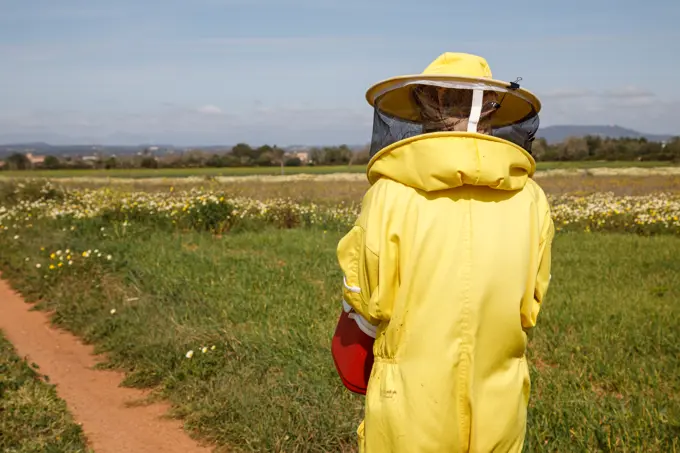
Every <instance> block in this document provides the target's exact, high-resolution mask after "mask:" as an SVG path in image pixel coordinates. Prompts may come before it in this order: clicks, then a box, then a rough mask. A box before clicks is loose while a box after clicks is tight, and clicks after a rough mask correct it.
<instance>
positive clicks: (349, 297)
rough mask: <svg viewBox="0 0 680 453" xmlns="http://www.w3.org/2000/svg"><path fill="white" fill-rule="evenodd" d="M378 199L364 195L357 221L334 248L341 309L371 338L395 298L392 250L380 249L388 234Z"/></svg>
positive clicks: (378, 197) (394, 262)
mask: <svg viewBox="0 0 680 453" xmlns="http://www.w3.org/2000/svg"><path fill="white" fill-rule="evenodd" d="M381 199H382V197H381V193H379V192H378V193H375V192H369V193H367V195H366V197H365V198H364V202H363V205H362V211H361V215H360V216H359V219H358V220H357V222H356V224H355V225H354V226H353V227H352V229H351V230H350V231H349V232H348V233H347V235H345V236H344V237H343V238H342V239H341V240H340V242H339V244H338V248H337V256H338V262H339V265H340V269H341V270H342V276H343V282H342V284H343V285H342V294H343V306H344V309H345V311H350V316H352V317H353V318H354V319H355V321H356V323H357V324H358V325H359V327H360V328H361V330H362V331H364V333H367V334H369V335H371V336H373V337H374V338H375V334H376V331H377V326H378V325H380V323H382V322H385V321H389V314H390V312H391V304H392V299H393V296H394V294H393V291H392V290H391V288H392V287H393V286H394V285H393V281H394V278H392V274H394V272H393V271H394V270H396V251H394V250H392V249H393V248H394V247H390V246H386V250H382V245H381V244H383V243H388V242H389V241H386V240H385V237H387V236H388V235H389V234H388V232H387V231H384V230H385V227H384V226H383V225H385V224H386V223H387V222H385V217H384V216H385V210H384V209H383V206H382V205H381V203H380V200H381ZM393 255H394V256H393ZM379 280H380V281H379Z"/></svg>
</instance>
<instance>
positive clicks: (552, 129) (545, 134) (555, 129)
mask: <svg viewBox="0 0 680 453" xmlns="http://www.w3.org/2000/svg"><path fill="white" fill-rule="evenodd" d="M588 135H591V136H600V137H603V138H604V137H608V138H642V137H644V138H646V139H647V140H649V141H654V142H661V141H666V140H669V139H671V138H672V137H673V136H672V135H655V134H644V133H641V132H637V131H634V130H632V129H626V128H625V127H620V126H548V127H546V128H542V129H539V131H538V134H537V136H538V137H539V138H545V139H546V141H547V142H548V143H551V144H552V143H559V142H563V141H564V140H566V139H567V138H569V137H585V136H588Z"/></svg>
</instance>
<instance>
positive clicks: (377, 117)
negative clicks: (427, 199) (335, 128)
mask: <svg viewBox="0 0 680 453" xmlns="http://www.w3.org/2000/svg"><path fill="white" fill-rule="evenodd" d="M519 80H521V79H518V80H517V81H515V82H502V81H499V80H494V79H493V78H492V75H491V69H490V68H489V65H488V64H487V62H486V60H484V59H483V58H481V57H478V56H475V55H470V54H465V53H444V54H442V55H441V56H439V57H438V58H437V59H436V60H435V61H433V62H432V63H431V64H430V65H429V66H428V67H427V68H426V69H425V71H423V73H422V74H419V75H412V76H401V77H395V78H392V79H388V80H385V81H383V82H380V83H377V84H376V85H374V86H373V87H371V88H370V89H369V90H368V92H367V93H366V99H367V100H368V102H369V104H370V105H371V106H373V108H374V111H375V113H374V119H373V136H372V139H371V148H370V156H371V161H370V162H369V165H368V178H369V181H370V182H371V183H374V182H375V181H377V180H378V179H379V178H380V177H382V176H385V177H389V178H390V179H394V180H397V181H399V182H402V183H404V184H407V185H410V186H412V187H415V188H417V189H421V190H424V191H428V192H430V191H436V190H443V189H448V188H453V187H457V186H460V185H463V184H473V185H483V186H489V187H492V188H496V189H505V190H517V189H520V188H522V187H523V186H524V184H525V182H526V180H527V178H529V177H531V176H532V175H533V173H534V172H535V169H536V163H535V161H534V159H533V157H532V156H531V144H532V142H533V140H534V136H535V134H536V132H537V130H538V126H539V119H538V112H539V111H540V108H541V105H540V102H539V100H538V99H537V98H536V96H534V95H533V94H532V93H530V92H529V91H527V90H525V89H523V88H522V87H520V85H519Z"/></svg>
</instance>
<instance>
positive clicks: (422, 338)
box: [338, 53, 554, 453]
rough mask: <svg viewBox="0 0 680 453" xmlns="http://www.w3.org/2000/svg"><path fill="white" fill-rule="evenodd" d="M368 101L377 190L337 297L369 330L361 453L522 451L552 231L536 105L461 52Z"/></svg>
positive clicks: (352, 241) (344, 251) (341, 251)
mask: <svg viewBox="0 0 680 453" xmlns="http://www.w3.org/2000/svg"><path fill="white" fill-rule="evenodd" d="M367 98H368V101H369V103H370V104H371V105H373V106H374V108H375V119H374V130H373V140H372V146H371V154H372V158H371V161H370V163H369V166H368V171H367V176H368V179H369V181H370V183H371V187H370V189H369V190H368V192H367V193H366V195H365V197H364V200H363V206H362V212H361V215H360V217H359V219H358V220H357V222H356V224H355V226H354V227H353V228H352V229H351V230H350V232H349V233H348V234H347V235H346V236H345V237H344V238H343V239H342V240H341V241H340V243H339V245H338V259H339V263H340V266H341V268H342V271H343V274H344V282H343V286H344V291H343V295H344V301H345V303H346V304H347V305H349V306H351V307H352V308H354V310H355V311H356V312H357V316H356V322H357V323H361V324H362V326H363V330H364V331H365V332H366V333H367V334H370V335H372V336H374V337H375V343H374V354H375V364H374V366H373V369H372V372H371V377H370V380H369V384H368V389H367V394H366V415H365V419H364V421H363V422H362V423H361V425H360V426H359V429H358V434H359V444H360V449H361V451H363V452H368V453H387V452H389V453H426V452H433V453H434V452H437V453H440V452H492V451H497V452H520V451H521V449H522V445H523V442H524V435H525V427H526V410H527V404H528V398H529V389H530V382H529V370H528V366H527V362H526V357H525V349H526V346H527V336H526V331H527V330H528V329H530V328H531V327H533V326H534V325H535V323H536V318H537V315H538V313H539V309H540V307H541V304H542V302H543V300H544V297H545V294H546V291H547V289H548V284H549V280H550V250H551V243H552V239H553V234H554V233H553V231H554V230H553V223H552V220H551V217H550V210H549V206H548V202H547V200H546V197H545V194H544V193H543V191H542V190H541V189H540V188H539V187H538V185H537V184H536V183H535V182H534V181H533V180H532V179H531V176H532V175H533V173H534V171H535V162H534V159H533V158H532V156H531V154H530V150H531V142H532V140H533V136H534V134H535V132H536V130H537V129H538V111H539V110H540V103H539V101H538V100H537V99H536V98H535V97H534V96H533V95H532V94H531V93H529V92H528V91H526V90H524V89H522V88H520V87H519V86H518V85H517V84H516V83H506V82H500V81H496V80H493V79H492V78H491V71H490V70H489V67H488V65H487V63H486V61H485V60H484V59H482V58H480V57H476V56H473V55H467V54H454V53H447V54H443V55H442V56H440V57H439V58H438V59H437V60H435V61H434V62H433V63H432V64H431V65H430V66H429V67H428V68H427V69H426V70H425V71H424V73H423V74H420V75H417V76H406V77H398V78H395V79H391V80H388V81H385V82H381V83H379V84H377V85H376V86H374V87H373V88H371V89H370V90H369V91H368V93H367Z"/></svg>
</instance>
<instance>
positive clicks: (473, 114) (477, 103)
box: [467, 90, 484, 132]
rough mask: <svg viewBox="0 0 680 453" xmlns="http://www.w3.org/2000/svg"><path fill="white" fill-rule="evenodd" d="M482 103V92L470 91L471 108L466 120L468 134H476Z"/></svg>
mask: <svg viewBox="0 0 680 453" xmlns="http://www.w3.org/2000/svg"><path fill="white" fill-rule="evenodd" d="M483 101H484V90H472V108H471V109H470V118H469V119H468V127H467V131H468V132H477V125H478V124H479V118H480V117H481V116H482V102H483Z"/></svg>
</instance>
